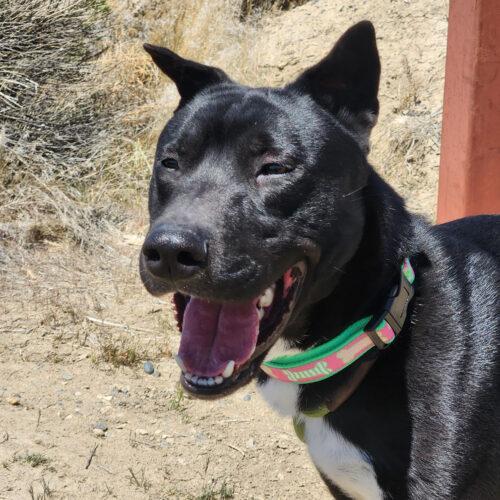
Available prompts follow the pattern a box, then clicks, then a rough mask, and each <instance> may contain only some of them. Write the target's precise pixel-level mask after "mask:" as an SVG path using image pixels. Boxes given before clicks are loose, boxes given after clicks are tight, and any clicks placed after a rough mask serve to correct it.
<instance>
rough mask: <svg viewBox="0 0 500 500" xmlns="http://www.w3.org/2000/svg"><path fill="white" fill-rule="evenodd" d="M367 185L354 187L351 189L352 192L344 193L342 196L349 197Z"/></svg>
mask: <svg viewBox="0 0 500 500" xmlns="http://www.w3.org/2000/svg"><path fill="white" fill-rule="evenodd" d="M364 187H365V186H360V187H358V188H356V189H354V190H353V191H351V192H350V193H347V194H343V195H342V198H347V197H348V196H351V195H352V194H355V193H357V192H358V191H361V190H362V189H363V188H364Z"/></svg>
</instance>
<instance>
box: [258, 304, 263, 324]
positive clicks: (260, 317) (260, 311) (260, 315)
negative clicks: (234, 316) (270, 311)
mask: <svg viewBox="0 0 500 500" xmlns="http://www.w3.org/2000/svg"><path fill="white" fill-rule="evenodd" d="M257 314H258V315H259V321H260V320H261V319H262V318H263V317H264V309H261V308H260V307H258V308H257Z"/></svg>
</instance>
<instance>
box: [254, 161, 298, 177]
mask: <svg viewBox="0 0 500 500" xmlns="http://www.w3.org/2000/svg"><path fill="white" fill-rule="evenodd" d="M291 170H292V169H291V168H290V167H289V166H287V165H283V164H281V163H266V164H265V165H262V167H261V168H260V170H259V173H258V175H280V174H286V173H287V172H290V171H291Z"/></svg>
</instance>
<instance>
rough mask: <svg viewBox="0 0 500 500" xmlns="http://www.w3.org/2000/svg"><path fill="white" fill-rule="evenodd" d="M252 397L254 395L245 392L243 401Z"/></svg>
mask: <svg viewBox="0 0 500 500" xmlns="http://www.w3.org/2000/svg"><path fill="white" fill-rule="evenodd" d="M251 399H252V395H251V394H245V395H244V396H243V401H250V400H251Z"/></svg>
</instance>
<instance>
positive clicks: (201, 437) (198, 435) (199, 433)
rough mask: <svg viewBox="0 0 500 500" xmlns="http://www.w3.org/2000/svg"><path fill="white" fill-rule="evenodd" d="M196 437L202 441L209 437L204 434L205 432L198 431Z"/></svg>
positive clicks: (196, 439)
mask: <svg viewBox="0 0 500 500" xmlns="http://www.w3.org/2000/svg"><path fill="white" fill-rule="evenodd" d="M194 439H195V441H198V442H201V441H205V440H206V439H207V436H206V435H205V434H203V432H197V433H196V434H195V435H194Z"/></svg>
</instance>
